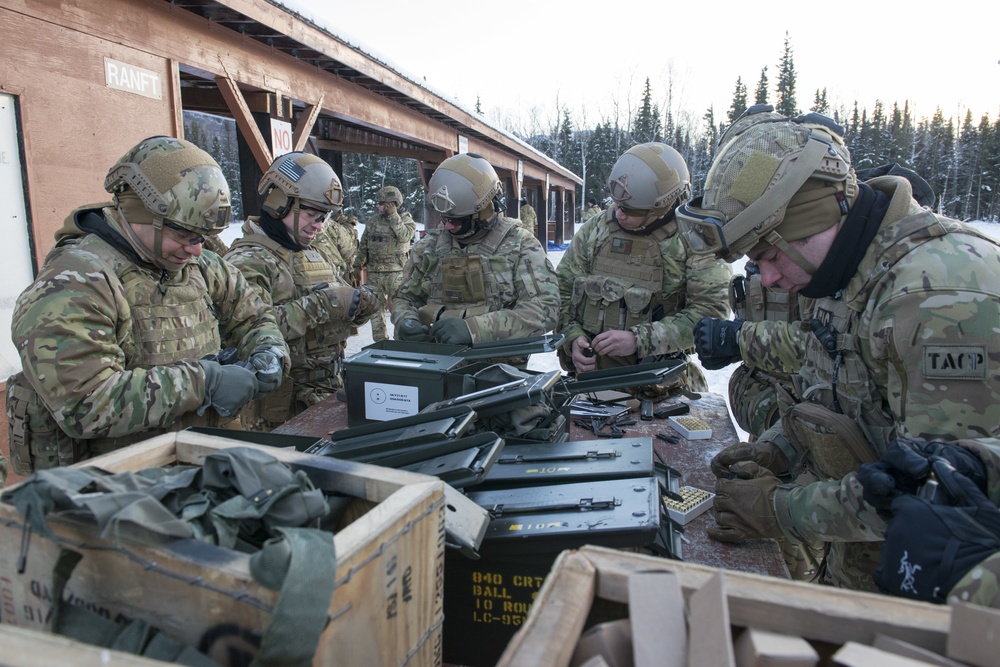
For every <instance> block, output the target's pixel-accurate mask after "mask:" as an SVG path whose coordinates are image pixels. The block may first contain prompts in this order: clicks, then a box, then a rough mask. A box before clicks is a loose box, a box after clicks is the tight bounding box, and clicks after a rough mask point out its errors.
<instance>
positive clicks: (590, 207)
mask: <svg viewBox="0 0 1000 667" xmlns="http://www.w3.org/2000/svg"><path fill="white" fill-rule="evenodd" d="M603 210H604V209H602V208H601V207H600V206H598V205H597V200H596V199H594V198H593V197H591V198H590V199H588V200H587V210H586V211H584V212H583V217H582V219H581V222H588V221H589V220H590V219H591V218H593V217H594V216H595V215H598V214H599V213H601V211H603Z"/></svg>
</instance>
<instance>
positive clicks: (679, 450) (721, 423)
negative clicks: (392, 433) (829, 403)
mask: <svg viewBox="0 0 1000 667" xmlns="http://www.w3.org/2000/svg"><path fill="white" fill-rule="evenodd" d="M681 400H683V401H685V402H688V403H689V404H690V406H691V415H692V416H694V417H698V418H700V419H701V420H702V421H704V422H706V423H708V424H709V426H711V428H712V437H711V438H710V439H707V440H690V441H689V440H687V439H685V438H684V437H683V436H680V435H679V434H678V433H677V432H676V431H674V430H673V429H672V428H671V427H670V425H669V424H668V421H667V419H654V420H652V421H642V420H639V419H638V415H634V416H635V418H636V420H637V423H636V424H635V425H632V426H625V427H624V430H625V436H627V437H644V436H648V437H652V438H653V446H654V447H655V449H656V451H657V452H658V453H659V454H660V455H661V456H662V457H663V460H664V461H665V462H666V463H667V464H668V465H670V466H671V467H673V468H674V469H676V470H678V471H679V472H680V473H681V474H682V475H683V479H682V484H684V485H687V486H693V487H695V488H699V489H704V490H707V491H714V490H715V476H714V475H713V474H712V471H711V469H710V468H709V462H710V461H711V460H712V457H713V456H715V455H716V454H717V453H718V452H719V451H720V450H722V449H723V448H724V447H728V446H729V445H732V444H735V443H736V442H738V437H737V435H736V430H735V429H734V428H733V424H732V421H731V420H730V417H729V412H728V409H727V407H726V402H725V399H724V398H723V397H722V396H721V395H719V394H702V397H701V398H699V399H697V400H691V401H687V399H681ZM676 402H678V401H677V399H672V400H670V401H665V402H662V403H659V404H657V405H656V406H655V407H656V408H657V409H659V408H661V407H666V406H668V405H671V404H674V403H676ZM345 428H347V404H346V403H342V402H340V401H338V400H336V399H335V398H333V397H331V398H328V399H326V400H324V401H322V402H320V403H317V404H316V405H314V406H312V407H311V408H309V409H308V410H306V411H305V412H303V413H302V414H300V415H298V416H296V417H294V418H292V419H290V420H289V421H287V422H286V423H285V424H283V425H282V426H280V427H278V428H276V429H275V430H274V433H276V434H285V435H296V436H310V437H316V438H327V437H329V434H330V433H331V432H334V431H339V430H343V429H345ZM660 432H662V433H667V434H669V435H677V436H678V442H677V443H671V442H666V441H664V440H660V439H658V438H656V434H657V433H660ZM570 439H571V440H592V439H594V434H593V433H592V432H591V431H589V430H587V429H584V428H581V427H580V426H577V425H576V424H573V425H572V426H571V427H570ZM714 522H715V519H714V515H713V513H712V512H711V511H708V512H705V513H704V514H702V515H700V516H699V517H697V518H695V519H694V520H693V521H691V522H690V523H688V525H687V526H686V527H685V529H684V539H685V543H684V545H683V558H684V560H685V561H688V562H693V563H701V564H703V565H711V566H713V567H722V568H727V569H732V570H740V571H743V572H753V573H756V574H766V575H771V576H777V577H787V576H788V570H787V568H786V567H785V564H784V560H783V558H782V556H781V551H780V549H779V547H778V545H777V543H775V542H774V541H773V540H748V541H745V542H742V543H740V544H724V543H722V542H716V541H715V540H712V539H710V538H709V537H708V535H707V533H706V528H708V527H709V526H711V525H714Z"/></svg>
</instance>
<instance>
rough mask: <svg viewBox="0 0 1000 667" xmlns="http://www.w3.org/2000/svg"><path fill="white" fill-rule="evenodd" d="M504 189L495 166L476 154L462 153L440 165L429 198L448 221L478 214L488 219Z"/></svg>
mask: <svg viewBox="0 0 1000 667" xmlns="http://www.w3.org/2000/svg"><path fill="white" fill-rule="evenodd" d="M501 187H502V186H501V184H500V177H499V176H497V172H496V170H494V169H493V165H491V164H490V163H489V162H487V161H486V160H485V159H484V158H482V157H480V156H479V155H476V154H475V153H462V154H460V155H455V156H452V157H450V158H448V159H447V160H445V161H444V162H442V163H441V164H440V165H438V168H437V169H436V170H435V171H434V174H433V175H432V176H431V180H430V182H429V183H428V185H427V191H428V193H429V194H428V195H427V198H428V199H429V200H430V203H431V206H433V207H434V210H435V211H437V212H438V213H440V214H441V215H443V216H444V217H446V218H463V217H465V216H467V215H474V214H475V216H476V217H477V218H484V217H488V216H491V215H493V213H494V207H493V205H492V202H493V198H494V197H496V196H497V195H499V194H500V190H501Z"/></svg>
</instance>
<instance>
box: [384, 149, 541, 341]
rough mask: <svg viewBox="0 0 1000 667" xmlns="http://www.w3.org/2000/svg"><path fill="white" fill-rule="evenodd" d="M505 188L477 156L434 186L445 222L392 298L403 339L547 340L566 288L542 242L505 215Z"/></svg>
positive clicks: (444, 168)
mask: <svg viewBox="0 0 1000 667" xmlns="http://www.w3.org/2000/svg"><path fill="white" fill-rule="evenodd" d="M502 187H503V186H502V185H501V183H500V179H499V177H497V173H496V171H495V170H494V169H493V166H492V165H490V163H489V162H487V161H486V160H485V159H484V158H482V157H480V156H478V155H475V154H473V153H463V154H460V155H456V156H454V157H450V158H448V159H447V160H445V161H444V162H442V163H441V164H440V166H438V168H437V170H436V171H435V172H434V175H433V176H431V180H430V182H429V183H428V193H429V194H428V199H429V200H430V203H431V205H433V206H434V209H435V210H436V211H438V212H439V213H440V214H441V216H442V219H443V225H442V227H440V228H438V229H432V230H430V231H428V232H427V235H426V236H425V237H424V238H422V239H421V240H420V241H419V242H418V243H417V245H416V246H415V247H414V249H413V254H412V255H411V256H410V260H409V261H408V262H407V264H406V270H405V271H404V272H403V280H402V283H401V284H400V286H399V289H398V290H397V292H396V296H395V297H394V299H393V309H392V318H393V324H395V326H396V338H398V339H400V340H410V341H422V340H431V341H434V342H438V343H446V344H454V345H471V344H473V343H475V342H478V341H496V340H504V339H507V338H526V337H530V336H540V335H542V334H544V333H546V332H547V331H549V330H551V329H552V327H554V326H555V324H556V322H557V321H558V318H559V288H558V286H557V285H556V277H555V273H554V271H553V269H552V264H551V263H550V262H549V259H548V257H547V256H546V255H545V251H544V250H542V246H541V244H540V243H539V242H538V239H536V238H534V237H532V236H531V234H530V233H529V232H528V231H527V230H526V229H524V228H523V227H521V226H520V225H518V224H517V220H514V219H512V218H507V217H504V216H503V215H502V214H501V211H502V210H503V206H502V204H501V193H502Z"/></svg>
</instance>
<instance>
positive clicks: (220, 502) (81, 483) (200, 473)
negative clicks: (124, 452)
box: [0, 447, 336, 667]
mask: <svg viewBox="0 0 1000 667" xmlns="http://www.w3.org/2000/svg"><path fill="white" fill-rule="evenodd" d="M0 500H2V501H3V502H6V503H9V504H11V505H14V506H15V507H16V508H17V509H18V510H19V511H20V512H21V514H22V515H23V516H24V517H25V524H26V530H28V529H30V530H34V531H37V532H38V533H40V534H41V535H43V536H45V537H48V538H49V539H52V540H53V541H55V540H56V536H55V534H54V533H53V532H52V531H51V529H50V528H49V525H48V522H47V520H46V517H47V516H49V515H53V514H72V515H73V517H74V518H75V519H83V520H90V521H92V522H94V523H95V524H96V526H97V528H98V529H99V530H100V533H101V535H102V536H104V537H108V538H110V539H114V540H115V541H116V542H117V541H119V538H121V537H126V538H129V539H131V540H138V541H144V542H147V543H148V542H162V541H163V540H172V539H191V538H194V539H199V540H203V541H206V542H210V543H213V544H217V545H219V546H222V547H227V548H231V549H235V550H237V551H241V552H244V553H250V554H252V555H251V557H250V572H251V574H252V575H253V578H254V580H255V581H257V583H259V584H261V585H262V586H265V587H267V588H270V589H272V590H278V591H280V595H279V597H278V602H277V604H276V605H275V607H274V609H273V611H272V614H271V618H270V619H269V621H268V625H267V628H266V629H265V632H264V635H263V638H262V640H261V646H260V650H259V651H258V653H257V655H256V657H255V658H254V661H253V663H252V665H254V666H257V667H265V666H267V667H270V666H274V667H277V666H279V665H281V666H282V667H285V666H289V665H302V666H305V665H309V664H311V662H312V656H313V654H314V653H315V650H316V646H317V643H318V641H319V636H320V633H321V632H322V631H323V628H324V627H325V626H326V622H327V613H328V610H329V607H330V600H331V599H332V596H333V588H334V581H335V579H336V576H335V575H336V556H335V554H334V547H333V535H332V534H331V533H330V532H329V531H327V530H322V529H320V528H319V526H320V525H325V522H326V520H327V519H328V518H329V517H328V515H329V514H330V504H329V503H328V502H327V499H326V497H325V496H324V495H323V493H322V492H321V491H320V490H318V489H316V488H314V487H313V484H312V482H311V480H310V479H309V478H308V476H306V474H305V473H304V472H302V471H298V472H293V471H292V470H291V469H290V468H289V467H288V466H286V465H285V464H284V463H282V462H280V461H278V460H277V459H275V458H274V457H273V456H271V455H270V454H268V453H267V452H264V451H261V450H259V449H253V448H250V447H233V448H230V449H226V450H222V451H219V452H215V453H212V454H210V455H208V456H206V457H205V463H204V465H203V466H174V467H170V468H150V469H147V470H140V471H137V472H124V473H117V474H111V473H107V472H105V471H102V470H100V469H98V468H73V467H58V468H52V469H50V470H39V471H37V472H36V473H34V474H33V475H32V476H31V477H29V478H28V479H27V480H25V481H24V482H23V483H22V484H21V485H19V486H17V487H15V488H13V489H10V490H8V491H5V492H4V493H3V494H2V496H0ZM82 557H83V556H82V555H81V554H80V553H78V552H75V551H72V550H70V549H65V548H64V549H62V551H61V554H60V557H59V559H58V561H57V563H56V566H55V568H54V569H55V571H54V573H53V590H54V595H53V598H54V600H55V604H54V606H53V618H52V630H53V632H55V633H58V634H62V635H65V636H68V637H70V638H72V639H75V640H78V641H82V642H85V643H90V644H97V645H100V646H105V647H107V648H114V649H116V650H121V651H128V652H131V653H137V654H140V655H145V656H147V657H150V658H155V659H159V660H167V661H171V662H177V663H180V664H187V665H198V666H200V665H214V664H216V663H214V662H213V661H212V660H211V659H209V658H208V657H207V656H205V655H203V654H201V653H199V652H198V651H196V650H195V649H194V648H193V647H190V646H186V645H184V644H182V643H180V642H177V641H175V640H172V639H169V638H167V637H165V636H163V635H162V634H160V633H159V632H158V631H157V630H156V629H155V628H152V627H151V626H149V625H148V624H146V623H145V622H143V621H140V620H134V621H131V622H129V623H128V624H125V625H122V624H119V623H116V622H115V621H112V620H109V619H107V618H104V617H101V616H99V615H98V614H96V613H95V612H92V611H90V610H87V609H85V608H83V607H80V606H77V605H73V604H70V603H68V602H67V601H65V600H64V599H63V594H62V593H63V589H64V587H65V585H66V582H67V581H68V580H69V578H70V576H71V575H72V572H73V569H74V567H75V566H76V564H77V563H78V562H79V561H80V560H81V559H82Z"/></svg>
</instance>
